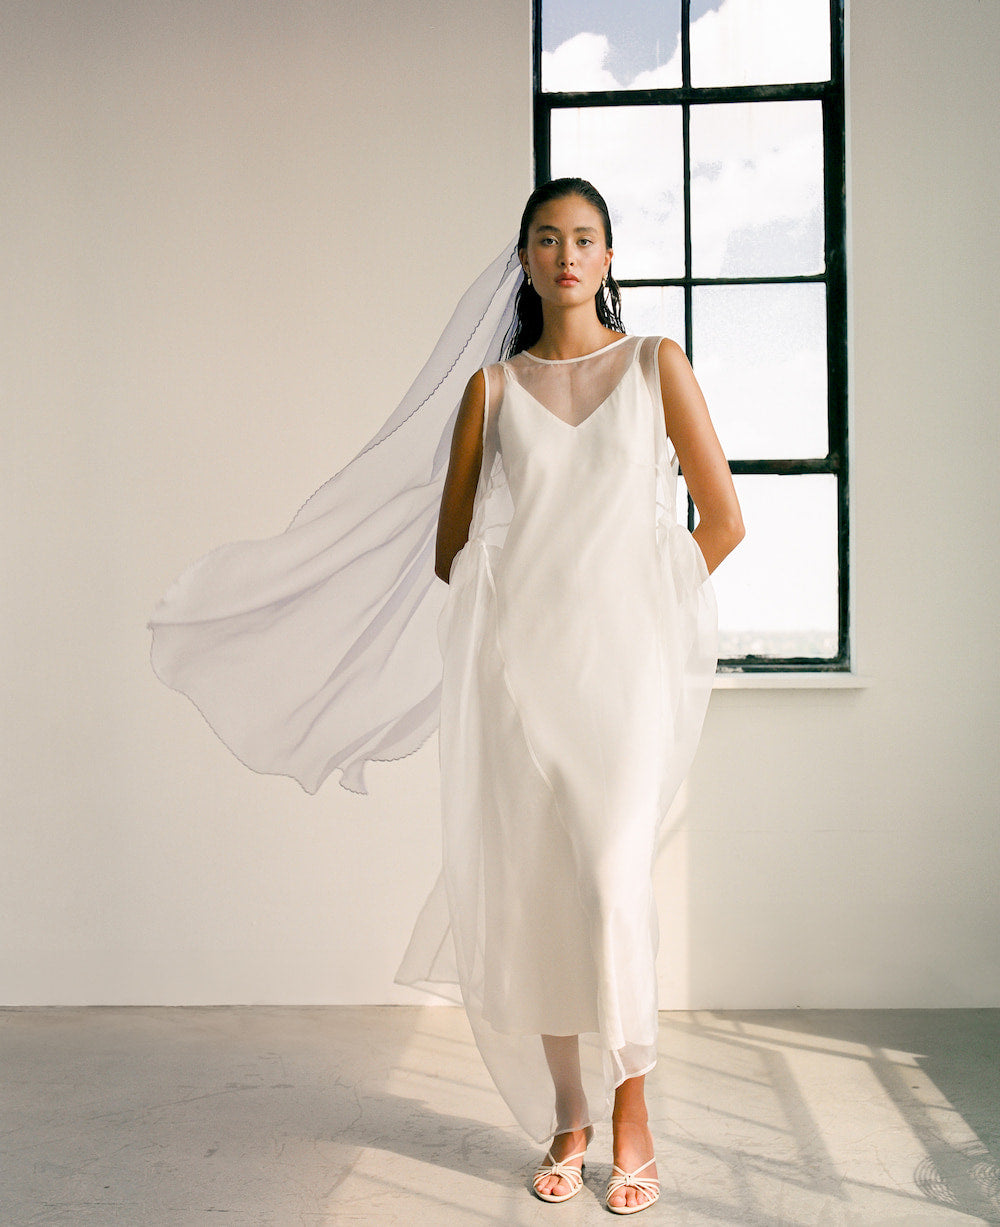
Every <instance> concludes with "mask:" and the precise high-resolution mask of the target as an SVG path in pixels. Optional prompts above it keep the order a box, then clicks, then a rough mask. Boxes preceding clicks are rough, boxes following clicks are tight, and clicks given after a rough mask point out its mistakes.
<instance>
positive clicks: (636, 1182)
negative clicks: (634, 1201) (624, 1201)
mask: <svg viewBox="0 0 1000 1227" xmlns="http://www.w3.org/2000/svg"><path fill="white" fill-rule="evenodd" d="M655 1162H656V1156H655V1155H654V1156H653V1158H652V1159H647V1160H646V1162H645V1163H644V1164H643V1165H642V1167H637V1168H636V1169H635V1171H634V1172H623V1171H622V1169H621V1168H620V1167H619V1166H618V1164H617V1163H614V1164H612V1167H611V1179H610V1180H609V1181H608V1191H607V1193H606V1194H605V1197H604V1204H605V1205H606V1206H607V1207H608V1209H609V1210H610V1211H611V1213H612V1214H638V1213H639V1211H640V1210H646V1209H648V1207H649V1206H651V1205H652V1204H653V1202H654V1201H656V1200H657V1199H658V1198H659V1196H660V1182H659V1180H654V1179H653V1177H651V1176H639V1173H640V1172H644V1171H645V1170H646V1168H647V1167H649V1165H650V1163H655ZM616 1173H617V1174H616ZM629 1188H631V1189H638V1190H639V1192H640V1193H642V1194H644V1196H645V1198H646V1200H645V1201H644V1202H640V1204H639V1205H638V1206H613V1205H612V1204H611V1197H612V1196H613V1195H614V1194H615V1193H617V1192H619V1191H620V1190H621V1189H629Z"/></svg>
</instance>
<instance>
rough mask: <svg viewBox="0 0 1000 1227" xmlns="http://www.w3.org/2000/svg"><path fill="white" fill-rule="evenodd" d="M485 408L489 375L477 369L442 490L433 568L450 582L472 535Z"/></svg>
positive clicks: (467, 390) (466, 395) (467, 389)
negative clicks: (452, 566)
mask: <svg viewBox="0 0 1000 1227" xmlns="http://www.w3.org/2000/svg"><path fill="white" fill-rule="evenodd" d="M485 412H486V376H485V375H484V374H483V372H482V371H476V373H475V375H473V376H472V378H471V379H470V380H469V382H468V383H467V384H466V387H465V393H464V394H463V396H462V403H461V405H459V408H458V417H457V418H456V419H455V431H454V434H453V435H452V436H451V458H450V459H449V461H448V474H447V476H446V477H445V479H444V491H443V492H442V494H441V512H440V515H439V516H438V528H437V552H436V556H435V559H434V572H435V574H436V575H437V577H438V578H439V579H443V580H444V582H445V583H447V582H448V577H449V576H450V575H451V564H452V563H453V562H454V561H455V555H456V554H457V553H458V551H459V550H460V549H461V548H462V546H463V545H465V543H466V541H468V539H469V525H470V524H471V523H472V505H473V503H474V501H475V498H476V485H477V483H478V481H479V469H480V467H481V466H482V463H483V415H484V414H485Z"/></svg>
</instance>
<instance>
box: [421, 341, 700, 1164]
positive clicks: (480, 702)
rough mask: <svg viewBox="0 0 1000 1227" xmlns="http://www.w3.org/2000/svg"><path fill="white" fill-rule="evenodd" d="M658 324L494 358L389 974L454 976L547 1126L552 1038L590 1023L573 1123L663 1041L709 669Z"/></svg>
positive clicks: (507, 1081)
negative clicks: (435, 843)
mask: <svg viewBox="0 0 1000 1227" xmlns="http://www.w3.org/2000/svg"><path fill="white" fill-rule="evenodd" d="M658 344H659V338H656V337H648V338H637V337H625V338H622V339H620V340H618V341H615V342H613V343H612V344H611V345H609V346H607V347H605V348H604V349H601V350H599V351H597V352H596V353H594V354H591V355H588V356H586V357H583V358H576V359H568V360H545V359H540V358H534V357H532V356H531V355H530V354H527V353H521V354H519V355H517V356H516V357H515V358H513V359H511V360H510V361H507V362H503V363H499V364H497V365H494V366H490V367H487V368H485V373H486V379H487V388H488V396H487V406H488V409H487V413H486V415H485V421H484V458H483V466H482V472H481V475H480V480H479V487H478V490H477V495H476V503H475V510H474V513H473V521H472V527H471V531H470V538H469V541H468V543H467V544H466V545H465V546H464V548H463V549H462V550H461V552H460V553H459V555H458V556H457V558H456V559H455V562H454V564H453V566H452V573H451V582H450V587H449V591H448V595H447V599H446V603H445V606H444V610H443V612H442V615H441V622H440V641H441V647H442V654H443V658H444V677H443V684H442V692H441V725H440V738H441V741H440V753H441V768H442V812H443V823H444V867H443V873H442V878H441V881H440V883H439V888H438V891H437V893H436V894H435V895H433V896H432V898H431V900H430V901H429V902H428V905H427V907H426V908H425V910H424V912H423V914H422V916H421V918H420V920H419V921H418V924H417V928H416V930H415V932H414V936H413V939H412V941H411V944H410V949H409V951H408V952H407V957H406V959H405V960H404V963H403V966H402V967H401V969H400V973H399V975H398V977H397V978H398V979H399V980H400V981H401V982H403V983H409V984H423V985H434V986H436V987H437V988H438V989H440V985H441V982H442V981H447V980H450V979H457V981H458V983H459V985H460V987H461V995H462V999H463V1001H464V1004H465V1007H466V1010H467V1012H468V1016H469V1019H470V1022H471V1024H472V1027H473V1030H474V1033H475V1036H476V1040H477V1043H478V1045H479V1047H480V1050H481V1052H482V1054H483V1058H484V1060H485V1062H486V1065H487V1067H488V1068H489V1070H490V1073H491V1075H492V1077H493V1079H494V1081H495V1082H496V1084H497V1087H498V1089H499V1090H500V1092H501V1094H502V1095H503V1097H504V1098H505V1099H506V1101H507V1103H508V1104H509V1106H510V1108H511V1110H512V1111H513V1113H514V1115H515V1117H516V1118H517V1119H518V1121H519V1122H520V1123H521V1125H522V1126H523V1127H524V1128H525V1130H526V1131H527V1132H528V1133H529V1134H530V1135H531V1136H532V1137H534V1138H536V1139H538V1140H544V1139H546V1138H547V1137H549V1136H551V1135H552V1134H553V1133H554V1132H556V1131H557V1130H558V1129H559V1128H560V1127H565V1125H566V1123H567V1122H561V1121H559V1119H558V1117H557V1113H556V1108H555V1097H554V1090H553V1083H552V1077H551V1074H550V1072H549V1068H548V1066H547V1064H546V1060H545V1055H544V1052H543V1049H542V1042H541V1038H540V1037H541V1036H542V1035H555V1036H569V1035H579V1037H580V1041H579V1048H580V1059H581V1067H582V1080H583V1091H584V1094H585V1096H586V1102H587V1108H586V1117H587V1119H586V1120H583V1121H580V1120H577V1121H574V1122H573V1123H574V1124H586V1123H589V1121H593V1120H598V1119H601V1118H602V1117H604V1116H606V1115H607V1114H608V1111H609V1109H610V1105H611V1101H612V1098H613V1094H614V1089H615V1087H616V1086H617V1085H618V1084H619V1083H621V1082H622V1081H623V1080H625V1079H626V1078H629V1077H633V1076H635V1075H638V1074H642V1073H645V1072H646V1071H648V1070H649V1069H650V1068H651V1067H652V1065H653V1064H654V1062H655V1056H656V1032H657V994H656V972H655V957H656V949H657V942H658V928H657V917H656V908H655V903H654V899H653V892H652V868H653V859H654V855H655V849H656V840H657V833H658V828H659V826H660V823H661V821H662V819H663V817H664V815H665V813H666V811H667V809H668V807H669V805H670V803H671V801H672V800H673V798H674V795H675V793H676V791H677V788H678V786H679V785H680V782H681V780H682V779H683V777H684V775H685V773H686V772H687V770H688V767H689V766H690V763H691V759H692V757H693V754H694V751H695V747H696V745H697V742H698V738H699V735H700V732H701V727H702V723H703V720H704V715H705V709H706V705H707V703H708V699H709V695H710V692H711V687H712V680H713V677H714V674H715V668H716V612H715V601H714V596H713V593H712V588H711V583H710V581H709V579H708V571H707V567H706V565H705V561H704V558H703V556H702V554H701V551H700V549H699V548H698V545H697V543H696V542H695V541H694V539H693V537H692V536H691V534H690V533H689V532H688V530H687V529H686V527H684V526H683V525H681V524H680V523H679V522H678V516H677V508H676V504H675V494H676V476H677V463H676V456H675V454H674V452H673V449H672V446H671V444H670V441H669V439H668V437H667V434H666V428H665V425H664V417H663V411H662V406H661V400H660V387H659V377H658V367H657V360H656V357H657V348H658ZM447 927H450V930H451V936H452V938H453V944H452V943H451V942H448V941H447V935H446V932H445V930H446V928H447Z"/></svg>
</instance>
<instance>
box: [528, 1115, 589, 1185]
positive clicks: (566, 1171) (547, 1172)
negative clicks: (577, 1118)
mask: <svg viewBox="0 0 1000 1227" xmlns="http://www.w3.org/2000/svg"><path fill="white" fill-rule="evenodd" d="M585 1132H586V1134H587V1144H588V1145H589V1144H590V1139H591V1138H592V1137H593V1136H594V1131H593V1129H592V1128H591V1127H590V1126H589V1125H588V1126H587V1128H586V1130H585ZM586 1153H587V1148H586V1146H585V1147H584V1148H583V1150H578V1151H577V1152H576V1154H575V1155H567V1156H566V1158H565V1159H562V1160H560V1162H558V1163H546V1162H545V1160H543V1161H542V1162H541V1163H540V1164H539V1165H538V1167H537V1168H536V1169H535V1174H534V1176H532V1178H531V1191H532V1192H533V1193H534V1195H535V1196H536V1197H537V1198H539V1199H540V1200H541V1201H569V1199H570V1198H571V1197H575V1196H576V1195H577V1193H579V1192H580V1190H581V1189H582V1188H583V1169H584V1166H585V1165H584V1164H583V1163H581V1164H580V1166H579V1167H569V1166H567V1165H568V1164H569V1163H570V1161H571V1160H572V1159H580V1158H582V1157H583V1156H584V1155H585V1154H586ZM545 1158H546V1159H551V1158H552V1152H551V1151H547V1152H546V1155H545ZM546 1176H558V1177H559V1179H560V1180H565V1181H566V1183H567V1184H568V1185H569V1192H568V1193H542V1192H539V1189H538V1184H539V1181H541V1180H544V1179H545V1177H546Z"/></svg>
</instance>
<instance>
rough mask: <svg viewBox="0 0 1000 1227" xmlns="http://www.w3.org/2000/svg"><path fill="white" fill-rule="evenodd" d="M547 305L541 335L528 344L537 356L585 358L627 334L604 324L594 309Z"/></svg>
mask: <svg viewBox="0 0 1000 1227" xmlns="http://www.w3.org/2000/svg"><path fill="white" fill-rule="evenodd" d="M547 308H548V304H544V306H543V323H542V335H541V336H540V337H539V338H538V340H537V341H536V342H535V344H534V345H532V346H530V347H529V352H530V353H531V354H533V355H534V356H535V357H536V358H549V359H566V358H583V357H585V356H586V355H587V354H592V353H594V351H595V350H598V349H603V348H604V346H605V345H610V344H611V342H612V341H616V340H618V338H619V337H621V336H624V333H620V332H615V331H614V330H613V329H611V328H605V327H604V325H603V324H602V323H601V321H600V320H599V319H598V318H597V313H596V312H595V311H594V310H593V309H591V310H589V311H587V312H586V313H584V312H580V311H558V310H549V309H547Z"/></svg>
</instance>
